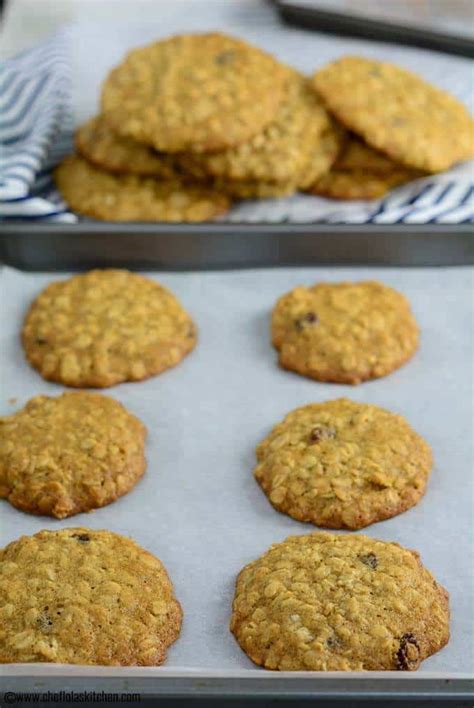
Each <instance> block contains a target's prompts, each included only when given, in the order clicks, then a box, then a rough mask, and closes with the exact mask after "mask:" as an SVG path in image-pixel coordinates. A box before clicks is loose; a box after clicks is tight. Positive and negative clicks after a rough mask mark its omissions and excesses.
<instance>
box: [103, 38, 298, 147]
mask: <svg viewBox="0 0 474 708" xmlns="http://www.w3.org/2000/svg"><path fill="white" fill-rule="evenodd" d="M287 75H288V69H287V68H286V67H285V66H283V65H282V64H280V63H279V62H278V61H276V60H275V59H274V58H273V57H272V56H270V55H269V54H267V53H266V52H264V51H262V50H261V49H258V48H257V47H253V46H251V45H250V44H248V43H247V42H244V41H243V40H240V39H236V38H233V37H229V36H227V35H224V34H221V33H218V32H212V33H208V34H183V35H177V36H174V37H170V38H168V39H164V40H161V41H159V42H155V43H153V44H150V45H148V46H146V47H140V48H139V49H134V50H133V51H131V52H130V53H129V54H128V55H127V56H126V58H125V59H124V61H123V62H122V63H121V64H120V65H119V66H117V67H116V68H115V69H114V70H113V71H112V72H111V73H110V74H109V76H108V77H107V79H106V81H105V83H104V86H103V90H102V113H103V115H104V118H105V120H106V121H107V122H108V123H109V124H110V126H111V127H112V128H113V130H114V131H115V132H116V133H118V134H119V135H123V136H125V137H129V138H134V139H135V140H138V141H139V142H143V143H145V144H148V145H152V146H153V147H155V148H156V149H157V150H163V151H164V152H182V151H187V150H190V151H193V152H208V151H215V150H223V149H225V148H227V147H231V146H233V145H238V144H239V143H244V142H246V141H248V140H250V138H251V137H252V136H253V135H256V134H257V133H259V132H260V131H261V130H262V129H263V128H264V127H265V126H266V125H267V124H268V123H270V122H271V121H272V120H273V119H274V117H275V115H276V112H277V110H278V106H279V104H280V102H281V100H282V99H283V94H284V87H285V81H286V78H287Z"/></svg>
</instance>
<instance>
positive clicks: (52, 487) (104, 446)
mask: <svg viewBox="0 0 474 708" xmlns="http://www.w3.org/2000/svg"><path fill="white" fill-rule="evenodd" d="M145 437H146V429H145V426H144V425H143V424H142V423H141V422H140V421H139V420H138V419H137V418H135V416H133V415H132V414H131V413H129V412H128V411H127V410H126V409H125V408H124V407H123V406H122V405H121V404H120V403H118V401H115V400H114V399H113V398H109V397H108V396H102V395H100V394H98V393H88V392H85V391H81V392H74V393H63V394H62V396H58V397H56V398H53V397H51V396H36V397H35V398H32V399H31V400H30V401H28V403H27V404H26V406H25V408H24V409H23V410H21V411H19V412H18V413H15V414H13V415H9V416H4V417H0V497H3V498H5V499H7V500H8V501H9V502H10V504H13V506H16V507H17V508H18V509H22V510H23V511H29V512H31V513H33V514H45V515H48V516H55V517H57V518H58V519H64V518H65V517H67V516H72V515H73V514H78V513H79V512H81V511H90V510H91V509H97V508H98V507H101V506H105V505H106V504H110V503H111V502H113V501H114V500H115V499H117V498H118V497H120V496H122V495H123V494H126V493H127V492H129V491H130V489H132V487H134V485H135V484H136V483H137V482H138V480H139V479H140V477H141V476H142V475H143V473H144V471H145V467H146V462H145V456H144V446H145Z"/></svg>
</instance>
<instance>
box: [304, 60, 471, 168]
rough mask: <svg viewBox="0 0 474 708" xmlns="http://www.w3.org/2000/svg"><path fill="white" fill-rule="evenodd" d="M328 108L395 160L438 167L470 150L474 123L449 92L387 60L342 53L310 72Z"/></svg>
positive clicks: (409, 165)
mask: <svg viewBox="0 0 474 708" xmlns="http://www.w3.org/2000/svg"><path fill="white" fill-rule="evenodd" d="M314 85H315V87H316V89H317V91H318V92H319V93H320V94H321V96H322V97H323V99H324V101H325V102H326V104H327V106H328V108H329V109H330V110H331V111H332V112H333V113H334V115H335V116H336V117H337V118H338V119H339V120H340V121H341V123H343V125H345V126H346V127H347V128H348V129H349V130H352V131H353V132H354V133H356V134H357V135H359V136H360V137H362V138H363V140H364V141H365V142H366V143H368V144H369V145H372V147H374V148H376V149H378V150H381V151H382V152H384V153H386V154H387V155H389V156H390V157H391V158H392V159H393V160H395V161H396V162H400V163H403V164H404V165H407V166H408V167H413V168H415V169H419V170H423V171H426V172H439V171H441V170H446V169H448V168H449V167H451V166H452V165H453V164H454V163H456V162H459V161H461V160H467V159H468V158H470V157H472V156H473V154H474V127H473V126H474V123H473V120H472V118H471V116H470V115H469V113H468V111H467V109H466V107H465V106H464V105H463V104H462V103H460V102H459V101H458V100H457V99H455V98H454V97H453V96H450V95H449V94H448V93H445V92H444V91H441V90H440V89H438V88H436V87H435V86H432V85H430V84H428V83H427V82H426V81H424V80H423V79H421V78H420V77H419V76H417V75H416V74H412V73H411V72H409V71H406V70H405V69H401V68H400V67H398V66H394V65H393V64H388V63H386V62H380V61H375V60H373V59H364V58H362V57H351V56H347V57H343V58H342V59H338V60H337V61H334V62H331V63H330V64H328V65H327V66H325V67H324V68H323V69H321V70H320V71H318V72H317V73H316V74H315V76H314Z"/></svg>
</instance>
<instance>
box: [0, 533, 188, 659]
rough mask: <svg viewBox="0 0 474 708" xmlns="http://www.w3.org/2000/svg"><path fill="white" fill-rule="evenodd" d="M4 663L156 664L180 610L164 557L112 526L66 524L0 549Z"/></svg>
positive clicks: (0, 624)
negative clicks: (106, 528)
mask: <svg viewBox="0 0 474 708" xmlns="http://www.w3.org/2000/svg"><path fill="white" fill-rule="evenodd" d="M0 618H1V621H0V663H10V662H12V663H13V662H54V663H68V664H100V665H104V666H120V665H121V666H157V665H159V664H161V663H163V661H164V660H165V658H166V651H167V649H168V647H169V646H170V644H172V643H173V642H174V641H175V640H176V639H177V638H178V635H179V632H180V629H181V622H182V611H181V607H180V605H179V602H178V601H177V600H176V598H175V595H174V591H173V586H172V584H171V581H170V579H169V577H168V574H167V572H166V570H165V568H164V566H163V564H162V563H161V561H160V560H158V558H156V557H155V556H153V555H152V554H151V553H149V552H148V551H145V550H144V549H143V548H141V547H140V546H138V545H137V544H136V543H134V542H133V541H131V540H130V539H128V538H125V537H124V536H120V535H119V534H116V533H112V532H110V531H96V530H92V529H88V528H68V529H63V530H61V531H40V532H39V533H37V534H35V535H34V536H22V537H21V538H19V539H18V540H17V541H13V542H12V543H10V544H9V545H8V546H6V547H5V548H3V549H2V550H0Z"/></svg>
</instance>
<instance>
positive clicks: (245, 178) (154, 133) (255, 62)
mask: <svg viewBox="0 0 474 708" xmlns="http://www.w3.org/2000/svg"><path fill="white" fill-rule="evenodd" d="M341 135H342V134H341V131H340V130H339V129H337V128H334V127H333V124H332V121H331V119H330V117H329V115H328V113H327V111H326V110H325V108H324V107H323V105H322V101H321V99H320V98H319V97H318V95H317V93H316V91H315V90H314V87H313V86H312V84H311V81H310V80H309V79H308V78H306V77H304V76H302V75H301V74H299V73H298V72H296V71H295V70H293V69H290V68H289V67H287V66H285V65H283V64H281V63H280V62H278V61H277V60H276V59H274V58H273V57H272V56H270V55H269V54H267V53H266V52H263V51H262V50H260V49H258V48H256V47H253V46H251V45H249V44H247V43H246V42H243V41H241V40H238V39H234V38H231V37H228V36H225V35H222V34H219V33H210V34H201V35H181V36H176V37H172V38H170V39H166V40H164V41H160V42H156V43H154V44H152V45H150V46H147V47H142V48H140V49H136V50H134V51H132V52H131V53H130V54H129V55H128V56H127V57H126V58H125V60H124V61H123V62H122V64H120V65H119V66H118V67H117V68H115V69H114V70H113V71H112V72H111V73H110V74H109V76H108V77H107V79H106V81H105V83H104V86H103V90H102V99H101V114H100V115H99V116H97V117H94V118H92V119H91V120H89V121H88V122H87V123H86V124H85V125H83V126H81V127H80V128H79V129H78V131H77V133H76V150H77V153H78V155H75V156H71V157H69V158H67V159H66V160H65V161H64V162H63V163H62V164H61V165H60V166H59V167H58V169H57V170H56V182H57V184H58V187H59V189H60V191H61V192H62V194H63V196H64V198H65V199H66V201H67V202H68V203H69V205H70V206H71V207H72V208H73V209H74V210H75V211H77V212H79V213H81V214H84V215H86V216H91V217H94V218H99V219H107V220H117V221H130V220H137V221H204V220H209V219H212V218H213V217H215V216H218V215H219V214H222V213H223V212H225V211H226V210H227V209H228V207H229V206H230V203H231V200H232V199H233V198H260V197H276V196H282V195H287V194H292V193H293V192H295V191H297V190H298V189H304V188H307V187H309V186H310V185H311V184H312V183H313V182H314V181H315V180H316V179H317V178H318V177H319V176H321V175H322V174H324V173H325V172H326V171H327V170H328V169H329V168H330V166H331V164H332V162H333V161H334V159H335V158H336V156H337V154H338V152H339V150H340V147H341Z"/></svg>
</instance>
